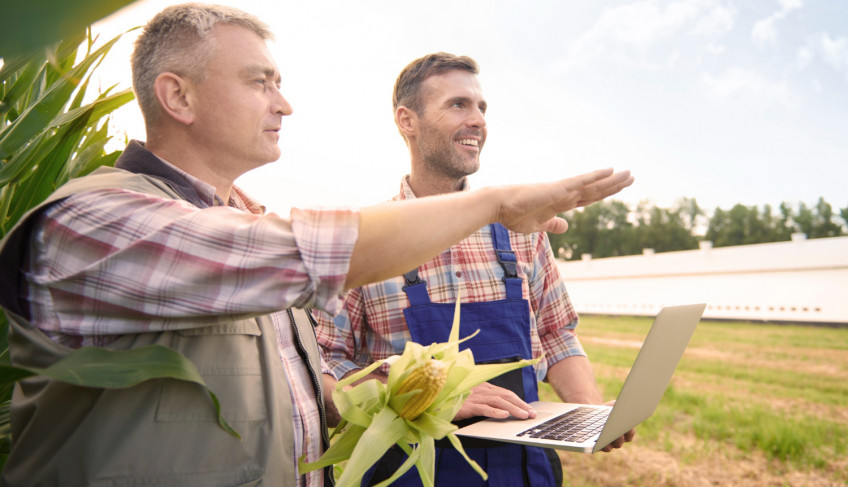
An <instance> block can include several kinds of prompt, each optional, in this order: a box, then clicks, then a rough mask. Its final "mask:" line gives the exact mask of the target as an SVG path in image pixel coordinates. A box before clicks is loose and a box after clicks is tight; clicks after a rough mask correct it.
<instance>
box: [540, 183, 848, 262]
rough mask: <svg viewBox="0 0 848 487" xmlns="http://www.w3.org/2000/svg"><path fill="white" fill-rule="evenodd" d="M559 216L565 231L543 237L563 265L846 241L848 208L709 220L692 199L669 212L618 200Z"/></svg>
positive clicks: (720, 214) (785, 209)
mask: <svg viewBox="0 0 848 487" xmlns="http://www.w3.org/2000/svg"><path fill="white" fill-rule="evenodd" d="M561 216H563V217H564V218H565V219H566V220H567V221H568V224H569V226H568V231H567V232H566V233H564V234H561V235H554V234H548V236H549V237H550V240H551V246H552V247H553V250H554V253H555V254H556V255H557V256H558V257H560V258H563V259H567V260H575V259H580V258H582V256H583V254H591V255H592V257H593V258H602V257H616V256H623V255H637V254H641V253H642V251H643V249H653V250H654V251H655V252H670V251H675V250H692V249H696V248H698V245H699V243H698V242H700V241H702V240H708V241H711V242H712V245H713V246H714V247H728V246H731V245H748V244H756V243H767V242H782V241H788V240H791V239H792V234H793V233H803V234H805V235H806V236H807V238H823V237H838V236H841V235H848V207H845V208H842V209H839V210H838V211H836V212H834V210H833V207H832V206H831V205H830V203H828V202H827V201H825V200H824V198H819V200H818V202H817V203H816V204H815V205H813V206H808V205H806V204H805V203H799V204H798V205H797V206H794V207H793V206H792V205H790V204H789V203H786V202H783V203H781V204H780V206H779V207H778V208H777V209H774V208H772V207H771V205H763V206H762V207H758V206H745V205H742V204H737V205H735V206H734V207H733V208H731V209H730V210H723V209H721V208H719V207H717V208H716V209H715V210H714V211H713V212H712V214H710V215H708V214H707V213H706V212H705V211H704V210H703V209H702V208H701V207H700V206H698V203H697V201H696V200H695V199H694V198H682V199H681V200H679V201H678V202H677V203H676V204H674V205H673V206H672V207H671V208H660V207H657V206H655V205H653V204H652V203H650V202H642V203H639V204H638V205H637V206H636V207H635V208H631V207H630V206H628V205H627V204H626V203H623V202H621V201H618V200H605V201H601V202H598V203H595V204H593V205H590V206H588V207H586V208H580V209H577V210H572V211H569V212H566V213H564V214H562V215H561Z"/></svg>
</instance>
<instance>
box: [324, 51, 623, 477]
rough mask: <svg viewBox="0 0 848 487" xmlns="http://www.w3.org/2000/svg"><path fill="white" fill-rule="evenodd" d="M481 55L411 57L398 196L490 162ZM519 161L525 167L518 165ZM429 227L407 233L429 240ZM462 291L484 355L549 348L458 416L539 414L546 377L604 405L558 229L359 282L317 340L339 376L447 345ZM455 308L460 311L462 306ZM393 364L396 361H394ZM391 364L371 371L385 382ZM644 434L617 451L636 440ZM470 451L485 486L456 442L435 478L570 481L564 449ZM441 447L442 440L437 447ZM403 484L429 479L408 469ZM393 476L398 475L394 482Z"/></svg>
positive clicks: (463, 188) (515, 236)
mask: <svg viewBox="0 0 848 487" xmlns="http://www.w3.org/2000/svg"><path fill="white" fill-rule="evenodd" d="M477 73H478V68H477V64H476V62H475V61H474V60H473V59H471V58H469V57H466V56H454V55H452V54H448V53H436V54H431V55H428V56H424V57H422V58H420V59H417V60H415V61H413V62H412V63H410V64H409V65H408V66H407V67H406V68H405V69H404V70H403V71H402V72H401V74H400V76H399V77H398V79H397V82H396V83H395V90H394V96H393V105H394V109H395V122H396V124H397V127H398V130H399V131H400V134H401V135H402V136H403V137H404V140H405V141H406V144H407V146H408V147H409V153H410V158H411V169H410V173H409V175H408V176H405V177H404V178H403V179H402V181H401V187H400V194H398V195H397V196H396V197H395V200H399V201H413V200H414V201H422V199H425V200H426V199H429V198H424V197H430V196H433V195H443V194H460V193H463V192H467V190H468V184H467V180H466V177H467V176H469V175H471V174H474V173H475V172H477V170H478V169H479V167H480V152H481V151H482V150H483V147H484V145H485V143H486V136H487V128H486V118H485V115H486V109H487V103H486V100H485V98H484V96H483V91H482V88H481V86H480V81H479V80H478V78H477ZM516 170H520V169H519V168H518V167H516ZM422 237H423V234H422V232H420V231H415V232H411V233H409V234H407V235H405V236H404V238H405V240H406V241H408V242H414V241H416V240H417V239H419V238H422ZM460 291H461V295H462V301H463V304H462V305H461V310H460V316H461V320H462V325H461V327H462V328H461V334H462V335H463V336H466V335H467V334H469V333H471V332H473V331H474V330H475V329H477V328H479V329H480V334H479V335H478V336H476V337H475V338H473V339H471V340H470V341H468V342H467V344H466V345H464V346H468V347H469V348H471V350H472V351H473V353H474V357H475V360H476V361H477V362H478V363H486V362H489V363H491V362H504V361H514V360H518V359H522V358H524V359H530V358H538V357H540V356H541V355H542V353H544V357H543V358H542V360H541V361H540V362H539V364H538V365H536V366H535V369H534V368H533V367H526V368H525V369H524V370H518V371H514V372H513V373H509V374H506V375H504V376H502V377H498V378H496V379H495V380H493V381H491V383H484V384H482V385H480V386H478V387H476V388H474V389H473V390H472V394H471V395H470V396H469V398H468V399H467V400H466V401H465V403H464V404H463V406H462V408H461V409H460V411H459V413H458V414H457V416H456V418H455V420H456V421H457V422H459V423H463V422H465V421H474V420H475V419H474V418H475V417H479V416H490V417H498V418H505V417H507V416H509V415H512V416H515V417H519V418H527V417H533V416H535V411H533V410H532V408H530V406H529V405H528V404H527V403H528V402H531V401H534V400H536V399H538V388H537V384H538V381H539V380H547V381H548V382H550V384H551V385H552V386H553V388H554V390H555V391H556V392H557V394H558V395H559V396H560V398H561V399H562V400H564V401H566V402H578V403H594V404H600V403H601V402H602V396H601V394H600V392H599V391H598V389H597V387H596V385H595V379H594V374H593V372H592V367H591V365H590V363H589V361H588V359H587V358H586V354H585V353H584V351H583V348H582V347H581V345H580V342H579V341H578V339H577V335H576V334H575V328H576V326H577V314H576V313H575V311H574V308H573V307H572V305H571V302H570V301H569V298H568V294H567V293H566V290H565V285H564V284H563V282H562V280H561V279H560V276H559V272H558V270H557V265H556V261H555V260H554V256H553V253H552V252H551V248H550V243H549V242H548V238H547V235H546V234H545V233H543V232H538V233H531V234H519V233H514V232H511V231H508V230H507V229H506V228H504V227H503V226H502V225H500V224H498V223H494V224H492V225H488V226H485V227H483V228H481V229H479V230H477V231H476V232H474V233H473V234H471V235H470V236H469V237H467V238H466V239H464V240H462V241H460V242H458V243H457V244H455V245H453V246H451V247H450V248H448V249H447V250H444V251H443V252H441V253H440V254H439V255H438V256H436V257H435V258H434V259H432V260H431V261H429V262H427V263H425V264H423V265H421V266H419V267H416V268H413V269H411V270H410V271H409V272H407V273H406V274H405V275H404V276H401V277H397V278H394V279H390V280H387V281H384V282H382V283H378V284H370V285H367V286H362V287H359V288H356V289H353V290H351V291H350V292H349V293H348V294H347V296H346V298H345V301H344V306H343V310H342V313H341V314H339V315H338V316H337V317H336V318H335V320H333V319H331V318H330V317H328V316H326V315H323V316H319V319H318V322H319V327H318V341H319V344H320V345H321V346H322V348H323V349H324V352H325V358H326V359H327V361H328V363H329V364H330V366H331V367H332V368H333V370H334V372H335V374H336V376H338V377H342V376H345V375H349V374H351V373H354V372H356V371H357V370H359V369H361V368H363V367H365V366H367V365H368V364H369V363H371V362H373V361H375V360H381V359H385V358H387V357H389V356H391V355H396V354H400V353H402V352H403V349H404V346H405V343H406V342H407V341H410V340H411V341H415V342H418V343H421V344H423V345H428V344H430V343H433V342H445V341H447V338H448V333H449V330H450V327H451V323H450V322H449V321H447V320H445V319H442V318H439V317H440V316H446V315H445V314H444V313H439V312H438V308H439V307H442V308H443V307H444V306H449V307H450V308H451V309H452V307H453V303H454V302H455V300H456V298H457V293H458V292H460ZM447 315H449V316H452V313H448V314H447ZM384 367H385V366H384ZM386 373H387V369H385V368H384V369H383V370H381V371H380V372H375V373H373V374H371V377H374V378H378V379H380V380H384V381H385V379H386V375H385V374H386ZM632 437H633V432H632V431H631V432H629V433H628V434H627V435H625V436H624V437H622V438H620V439H619V440H617V441H616V442H614V443H613V444H612V445H610V447H608V449H607V451H609V450H611V449H612V448H619V447H621V446H622V444H623V443H624V442H625V441H630V440H631V439H632ZM463 443H464V446H465V451H466V452H467V453H468V454H469V456H470V457H471V458H472V459H474V460H476V461H477V463H479V464H480V465H481V466H482V467H483V469H484V470H486V471H487V472H488V474H489V483H488V484H486V483H485V482H483V480H482V479H481V478H480V476H479V475H477V474H476V473H475V472H474V471H473V470H472V469H471V467H470V466H469V465H468V464H467V462H466V461H465V460H464V459H463V458H461V457H460V455H459V454H458V453H457V451H456V450H454V449H453V448H452V447H451V446H450V445H449V444H445V445H441V446H442V447H441V448H437V449H436V480H435V482H436V485H437V486H453V485H456V486H463V487H470V486H473V485H504V486H520V485H529V486H533V487H537V486H559V485H561V484H562V468H561V465H560V462H559V458H558V457H557V455H556V454H555V453H554V452H553V450H544V449H541V448H535V447H525V446H521V445H507V444H503V443H495V442H484V441H483V440H473V441H467V442H466V440H463ZM437 446H439V445H438V444H437ZM404 458H405V456H404V455H403V452H402V451H401V450H399V449H393V450H390V451H389V452H388V453H387V455H386V456H385V457H384V458H383V459H382V460H381V462H380V463H379V464H377V465H376V467H375V468H374V469H372V470H371V471H370V472H369V474H368V475H369V476H370V477H369V478H365V479H363V485H373V484H376V483H378V482H380V481H382V480H384V479H386V478H388V477H389V476H391V474H392V473H393V472H394V471H395V470H396V469H397V468H398V467H399V466H400V464H401V463H402V461H403V459H404ZM397 482H398V483H397V484H396V485H411V486H417V485H421V481H420V479H419V478H418V474H417V472H416V471H415V470H414V469H413V470H410V471H408V472H407V473H406V474H404V476H403V477H401V479H400V480H398V481H397ZM393 485H394V484H393Z"/></svg>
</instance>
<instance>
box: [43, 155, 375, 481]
mask: <svg viewBox="0 0 848 487" xmlns="http://www.w3.org/2000/svg"><path fill="white" fill-rule="evenodd" d="M168 166H169V167H170V168H171V169H173V170H176V171H177V172H178V173H180V174H181V175H182V176H183V177H184V178H185V179H186V180H187V181H189V182H190V183H191V184H192V185H193V186H194V189H195V190H196V191H197V194H198V195H199V197H200V198H201V199H202V200H204V202H205V203H206V204H208V206H209V207H207V208H203V209H200V208H197V207H196V206H194V205H192V204H190V203H187V202H185V201H180V200H170V199H163V198H159V197H155V196H151V195H146V194H142V193H137V192H133V191H126V190H121V189H108V190H98V191H91V192H86V193H81V194H77V195H74V196H72V197H70V198H67V199H65V200H63V201H60V202H58V203H56V204H53V205H52V206H50V207H49V208H48V209H47V210H46V211H45V212H44V214H43V216H42V217H41V219H40V221H39V224H38V225H37V226H36V227H35V229H34V231H33V233H32V238H31V241H32V242H33V247H32V251H31V252H30V253H29V262H28V267H29V268H28V272H27V273H26V280H27V285H28V296H27V298H28V300H29V302H30V312H31V317H32V319H31V321H32V323H34V324H35V325H36V326H38V327H39V328H40V329H41V330H43V331H44V332H45V333H46V334H47V335H48V336H50V337H51V338H52V339H53V340H55V341H57V342H59V343H62V344H65V345H68V346H71V347H74V348H76V347H81V346H87V345H100V346H102V345H105V344H108V343H109V342H111V341H113V340H114V339H116V338H117V336H118V335H121V334H131V333H143V332H156V331H168V330H176V329H183V328H190V327H195V326H198V323H199V321H198V320H196V319H195V318H197V317H204V318H209V319H205V320H202V323H203V324H210V322H213V321H214V320H213V318H214V317H215V316H218V317H220V318H221V319H222V320H229V319H233V318H239V317H242V318H244V317H248V316H255V315H257V314H269V315H270V317H271V320H272V322H273V323H274V326H275V329H276V331H277V339H278V343H279V354H280V360H281V361H282V363H283V365H284V368H285V370H286V372H287V374H288V377H289V383H290V384H291V385H292V387H290V389H289V390H290V392H291V395H292V404H293V406H294V407H293V411H294V418H293V422H294V432H295V450H294V453H295V458H292V459H289V461H293V462H294V463H295V465H297V457H299V456H300V455H301V454H306V455H307V460H308V461H315V460H317V459H318V457H319V456H320V455H321V429H320V421H319V412H318V407H317V400H316V398H315V393H314V391H313V389H312V383H311V380H310V379H309V377H308V372H307V370H306V367H305V365H304V364H303V362H302V360H301V358H300V356H299V355H298V353H297V350H296V349H295V346H294V343H293V338H292V332H291V323H290V321H289V318H288V315H287V313H286V312H285V308H287V307H292V306H295V307H313V306H315V307H317V308H321V309H324V310H327V311H330V312H334V311H336V310H337V309H338V307H339V305H340V304H341V301H340V299H339V297H340V295H341V293H342V291H343V288H344V282H345V278H346V274H347V271H348V267H349V263H350V256H351V253H352V251H353V245H354V243H355V241H356V238H357V236H358V227H359V214H358V213H357V212H355V211H348V210H338V211H331V210H321V211H317V210H293V211H292V214H291V217H292V218H291V220H285V219H282V218H280V217H278V216H276V215H274V214H268V215H263V213H264V208H263V207H261V206H259V205H258V204H256V203H255V202H254V201H252V200H251V199H250V198H249V197H247V196H246V195H245V194H244V193H242V192H241V191H240V190H238V189H237V188H234V190H233V192H232V196H231V198H230V201H229V205H228V206H224V205H223V204H222V201H221V200H220V199H219V198H217V197H216V196H215V190H214V188H213V187H211V186H209V185H208V184H206V183H204V182H202V181H200V180H198V179H196V178H194V177H192V176H190V175H188V174H186V173H184V172H182V171H179V170H178V169H177V168H175V167H173V166H170V165H168ZM281 310H282V311H281ZM322 366H323V369H324V370H323V372H325V373H329V372H330V371H329V369H327V367H326V364H325V363H323V362H322ZM282 460H283V459H281V461H282ZM298 484H299V485H310V486H311V485H321V484H322V472H321V470H318V471H317V472H312V473H310V474H308V475H306V476H300V477H299V480H298Z"/></svg>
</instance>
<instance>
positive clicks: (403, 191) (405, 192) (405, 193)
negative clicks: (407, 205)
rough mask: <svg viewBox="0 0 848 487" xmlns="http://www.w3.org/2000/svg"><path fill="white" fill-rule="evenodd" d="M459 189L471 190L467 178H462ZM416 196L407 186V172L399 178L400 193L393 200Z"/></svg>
mask: <svg viewBox="0 0 848 487" xmlns="http://www.w3.org/2000/svg"><path fill="white" fill-rule="evenodd" d="M459 190H460V191H470V190H471V184H470V183H469V182H468V178H464V179H463V181H462V188H460V189H459ZM416 198H417V197H416V196H415V193H413V192H412V188H411V187H410V186H409V174H407V175H406V176H404V177H403V179H401V180H400V193H399V194H398V195H397V196H395V197H394V198H393V199H394V200H414V199H416Z"/></svg>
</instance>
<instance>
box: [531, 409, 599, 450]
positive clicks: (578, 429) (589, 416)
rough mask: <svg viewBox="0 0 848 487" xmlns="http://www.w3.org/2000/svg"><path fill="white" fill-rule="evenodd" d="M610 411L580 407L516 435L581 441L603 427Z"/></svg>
mask: <svg viewBox="0 0 848 487" xmlns="http://www.w3.org/2000/svg"><path fill="white" fill-rule="evenodd" d="M609 412H610V409H607V408H592V407H585V406H582V407H578V408H575V409H572V410H571V411H569V412H567V413H565V414H561V415H559V416H556V417H553V418H551V419H549V420H547V421H545V422H544V423H540V424H537V425H536V426H534V427H532V428H530V429H528V430H525V431H522V432H521V433H519V434H518V435H516V436H526V437H528V438H544V439H546V440H555V441H572V442H576V443H580V442H583V441H586V440H588V439H589V438H591V437H592V436H594V435H596V434H598V433H599V432H600V431H601V429H603V427H604V423H606V422H607V418H608V417H609Z"/></svg>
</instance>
